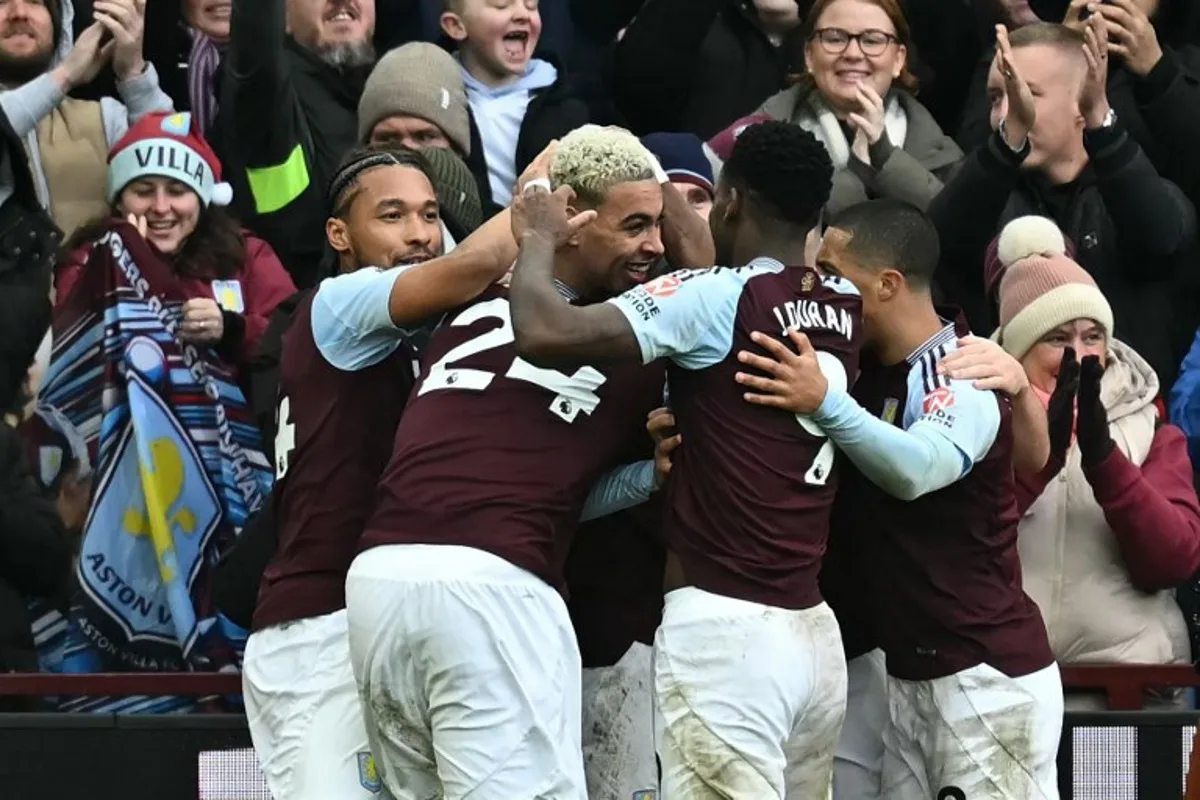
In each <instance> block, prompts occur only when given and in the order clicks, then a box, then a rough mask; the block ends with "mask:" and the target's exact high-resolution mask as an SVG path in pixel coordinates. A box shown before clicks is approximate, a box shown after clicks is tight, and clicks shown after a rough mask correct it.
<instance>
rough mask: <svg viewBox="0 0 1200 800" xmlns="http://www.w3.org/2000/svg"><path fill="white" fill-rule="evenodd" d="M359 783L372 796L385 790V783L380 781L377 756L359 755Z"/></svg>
mask: <svg viewBox="0 0 1200 800" xmlns="http://www.w3.org/2000/svg"><path fill="white" fill-rule="evenodd" d="M358 782H359V784H360V785H361V786H362V788H364V789H366V790H367V791H368V792H371V793H372V794H375V793H377V792H380V791H382V790H383V781H381V780H379V770H378V769H376V768H375V756H373V755H371V754H370V753H359V754H358Z"/></svg>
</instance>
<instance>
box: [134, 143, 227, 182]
mask: <svg viewBox="0 0 1200 800" xmlns="http://www.w3.org/2000/svg"><path fill="white" fill-rule="evenodd" d="M133 154H134V156H135V157H136V158H137V163H138V167H139V168H140V169H146V168H148V167H162V168H163V169H169V170H171V171H172V172H182V173H183V174H185V175H190V176H192V178H194V179H195V180H196V181H198V182H199V183H204V182H205V181H206V180H207V179H208V164H206V163H204V161H203V159H200V158H197V157H196V156H194V155H192V154H191V153H189V152H187V151H186V150H183V149H182V148H171V147H163V146H162V145H151V146H150V147H142V148H134V151H133Z"/></svg>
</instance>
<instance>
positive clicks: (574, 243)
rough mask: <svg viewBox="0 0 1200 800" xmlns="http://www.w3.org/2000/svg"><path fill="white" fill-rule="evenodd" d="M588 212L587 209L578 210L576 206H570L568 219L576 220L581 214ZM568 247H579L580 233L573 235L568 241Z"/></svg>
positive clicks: (576, 232)
mask: <svg viewBox="0 0 1200 800" xmlns="http://www.w3.org/2000/svg"><path fill="white" fill-rule="evenodd" d="M586 210H587V209H585V208H576V207H575V206H574V205H568V206H567V219H574V218H575V217H577V216H579V214H580V213H581V212H583V211H586ZM585 227H586V226H585ZM580 230H583V229H582V228H580ZM566 246H567V247H579V231H575V232H574V233H572V234H571V236H570V238H568V239H567V243H566Z"/></svg>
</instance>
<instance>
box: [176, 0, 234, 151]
mask: <svg viewBox="0 0 1200 800" xmlns="http://www.w3.org/2000/svg"><path fill="white" fill-rule="evenodd" d="M181 2H182V3H183V19H184V22H185V23H186V27H187V31H188V38H190V39H191V48H190V49H189V50H188V55H187V78H188V89H187V91H188V102H189V105H188V108H190V109H191V110H192V118H193V119H195V120H196V124H197V125H198V126H199V127H200V132H201V133H202V134H203V135H205V136H208V132H209V130H210V129H211V128H212V124H213V122H214V121H215V120H216V117H217V87H216V80H217V70H218V69H219V68H220V66H221V52H222V50H224V48H225V46H226V45H227V44H229V20H230V13H231V11H232V5H231V0H181Z"/></svg>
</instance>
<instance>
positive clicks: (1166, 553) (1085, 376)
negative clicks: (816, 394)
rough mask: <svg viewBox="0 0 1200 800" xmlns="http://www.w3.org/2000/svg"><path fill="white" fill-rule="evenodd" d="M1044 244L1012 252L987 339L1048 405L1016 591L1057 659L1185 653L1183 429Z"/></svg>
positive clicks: (1188, 515) (1187, 468) (1028, 489)
mask: <svg viewBox="0 0 1200 800" xmlns="http://www.w3.org/2000/svg"><path fill="white" fill-rule="evenodd" d="M1016 224H1018V225H1020V224H1023V223H1016ZM1010 227H1011V226H1010ZM1008 232H1009V229H1006V235H1007V234H1008ZM1042 246H1043V245H1033V246H1030V245H1029V243H1028V242H1027V244H1026V246H1025V248H1024V250H1023V251H1022V250H1018V251H1010V254H1011V257H1014V258H1015V260H1014V261H1012V262H1011V263H1010V264H1008V265H1007V267H1006V269H1005V272H1004V276H1003V277H1002V278H1001V280H1000V328H999V330H998V331H997V333H996V336H995V337H994V338H996V339H997V340H998V341H999V343H1000V344H1001V346H1002V347H1003V348H1004V349H1005V350H1006V351H1007V352H1008V353H1009V354H1010V355H1012V356H1014V357H1016V358H1017V359H1019V360H1020V362H1021V365H1022V367H1023V368H1024V371H1025V374H1026V376H1027V378H1028V382H1029V385H1030V387H1031V388H1032V390H1033V392H1034V394H1035V396H1037V397H1038V398H1039V399H1040V400H1041V401H1042V404H1043V406H1045V407H1046V408H1047V414H1048V416H1049V429H1050V440H1051V453H1050V459H1049V462H1048V463H1047V466H1046V467H1045V469H1043V470H1042V471H1041V473H1040V474H1039V475H1037V476H1032V477H1030V476H1026V477H1024V478H1021V476H1018V477H1019V478H1020V484H1021V485H1020V490H1019V492H1018V495H1019V505H1020V507H1021V509H1022V510H1023V512H1024V514H1023V517H1022V520H1021V525H1020V533H1019V540H1018V544H1019V548H1020V553H1021V565H1022V570H1023V577H1024V585H1025V590H1026V591H1027V592H1028V593H1029V595H1030V597H1032V598H1033V599H1034V600H1035V601H1036V602H1037V603H1038V605H1039V606H1040V607H1041V610H1042V616H1043V617H1044V618H1045V621H1046V628H1047V630H1048V632H1049V634H1050V644H1051V647H1052V648H1053V650H1054V655H1055V657H1056V658H1057V659H1058V660H1059V662H1060V663H1065V664H1086V663H1118V664H1120V663H1126V664H1130V663H1138V664H1180V663H1188V662H1189V661H1190V660H1191V658H1190V647H1189V641H1188V630H1187V626H1186V624H1185V621H1184V618H1183V614H1182V613H1181V611H1180V608H1179V606H1178V605H1177V604H1176V601H1175V599H1174V597H1173V594H1172V589H1173V588H1174V587H1175V586H1177V585H1179V584H1181V583H1182V582H1184V581H1186V580H1188V579H1189V578H1191V576H1192V575H1193V574H1194V573H1195V572H1196V571H1197V570H1198V569H1200V504H1198V502H1197V499H1196V492H1195V490H1194V489H1193V488H1192V469H1191V465H1190V464H1189V462H1188V457H1187V448H1186V444H1185V442H1184V437H1183V434H1182V432H1181V431H1180V430H1179V429H1178V428H1176V427H1174V426H1172V425H1165V424H1162V423H1161V422H1160V421H1159V419H1158V412H1157V409H1156V407H1155V403H1154V400H1155V397H1156V396H1157V395H1158V392H1159V382H1158V377H1157V376H1156V375H1155V373H1154V370H1153V369H1152V368H1151V366H1150V365H1149V364H1148V363H1147V362H1146V361H1145V360H1144V359H1143V358H1142V357H1141V356H1140V355H1139V354H1138V353H1137V352H1136V351H1135V350H1134V349H1133V348H1132V347H1130V346H1129V345H1127V344H1125V343H1124V342H1121V341H1119V340H1117V339H1115V338H1113V337H1112V335H1111V331H1112V329H1113V309H1112V308H1111V307H1110V305H1109V301H1108V300H1107V299H1106V298H1105V296H1104V295H1103V294H1102V293H1101V290H1100V289H1099V288H1097V285H1096V281H1095V280H1093V279H1092V277H1091V276H1090V275H1088V273H1087V272H1086V271H1084V269H1083V268H1082V267H1080V266H1079V265H1078V264H1076V263H1075V262H1074V261H1071V260H1070V259H1069V258H1067V257H1066V256H1065V255H1060V254H1058V253H1056V252H1053V249H1055V248H1056V245H1055V244H1054V243H1050V244H1047V245H1044V246H1046V247H1048V248H1050V249H1049V250H1048V251H1044V252H1043V251H1039V250H1038V248H1040V247H1042ZM1001 249H1002V250H1006V249H1007V248H1004V247H1002V248H1001ZM951 363H952V362H951V361H950V360H949V359H948V360H947V361H945V362H943V365H945V366H950V365H951ZM950 374H951V377H954V375H955V374H956V373H955V372H954V371H953V369H952V370H951V372H950ZM1067 704H1068V708H1075V709H1077V710H1078V709H1086V708H1089V707H1090V708H1096V698H1093V697H1091V696H1090V695H1083V696H1072V695H1071V694H1068V696H1067ZM1099 707H1100V708H1103V700H1100V705H1099Z"/></svg>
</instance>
